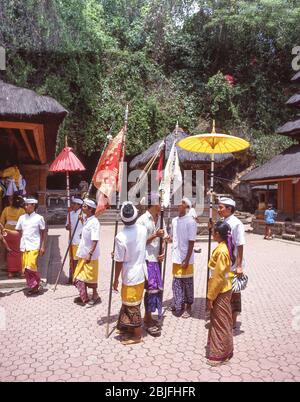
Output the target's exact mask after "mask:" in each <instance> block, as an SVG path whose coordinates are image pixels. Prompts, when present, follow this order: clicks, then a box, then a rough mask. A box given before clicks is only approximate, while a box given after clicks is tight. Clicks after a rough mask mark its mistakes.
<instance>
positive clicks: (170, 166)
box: [162, 141, 182, 208]
mask: <svg viewBox="0 0 300 402" xmlns="http://www.w3.org/2000/svg"><path fill="white" fill-rule="evenodd" d="M162 185H163V190H164V207H165V208H167V207H168V206H169V203H170V200H171V197H172V195H173V194H174V193H176V191H177V190H178V189H179V188H180V187H181V186H182V174H181V170H180V165H179V158H178V153H177V149H176V141H174V142H173V145H172V148H171V151H170V155H169V158H168V160H167V163H166V167H165V172H164V177H163V180H162ZM171 187H172V188H171Z"/></svg>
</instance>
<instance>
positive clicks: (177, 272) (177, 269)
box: [173, 264, 194, 278]
mask: <svg viewBox="0 0 300 402" xmlns="http://www.w3.org/2000/svg"><path fill="white" fill-rule="evenodd" d="M173 276H174V277H175V278H192V277H193V276H194V264H189V265H188V267H187V268H186V269H185V268H182V265H181V264H173Z"/></svg>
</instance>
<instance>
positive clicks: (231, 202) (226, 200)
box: [219, 197, 236, 207]
mask: <svg viewBox="0 0 300 402" xmlns="http://www.w3.org/2000/svg"><path fill="white" fill-rule="evenodd" d="M219 203H220V204H224V205H228V206H231V207H235V205H236V202H235V201H234V200H232V199H231V198H228V197H220V198H219Z"/></svg>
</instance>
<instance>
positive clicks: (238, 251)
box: [218, 197, 246, 329]
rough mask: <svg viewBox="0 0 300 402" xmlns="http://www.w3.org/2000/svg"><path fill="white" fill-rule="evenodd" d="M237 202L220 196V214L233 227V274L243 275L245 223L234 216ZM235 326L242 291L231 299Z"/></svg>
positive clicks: (234, 294)
mask: <svg viewBox="0 0 300 402" xmlns="http://www.w3.org/2000/svg"><path fill="white" fill-rule="evenodd" d="M235 206H236V203H235V201H234V200H232V199H231V198H228V197H220V199H219V203H218V214H219V215H220V216H221V217H222V218H224V221H225V222H226V223H228V225H229V226H230V228H231V235H232V243H233V246H234V256H235V263H234V264H233V265H232V267H231V271H232V272H233V274H237V275H242V274H243V269H244V267H245V261H244V256H243V254H244V245H245V244H246V241H245V229H244V225H243V223H242V222H241V221H240V220H239V219H238V218H237V217H236V216H234V212H235ZM231 307H232V318H233V328H234V329H235V328H236V320H237V316H238V315H239V314H240V313H241V312H242V300H241V293H233V294H232V299H231Z"/></svg>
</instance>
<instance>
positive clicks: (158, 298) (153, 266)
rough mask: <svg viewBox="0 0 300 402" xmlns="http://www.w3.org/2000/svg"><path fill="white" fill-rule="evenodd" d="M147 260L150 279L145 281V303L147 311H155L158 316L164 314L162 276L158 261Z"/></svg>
mask: <svg viewBox="0 0 300 402" xmlns="http://www.w3.org/2000/svg"><path fill="white" fill-rule="evenodd" d="M146 262H147V270H148V280H147V281H146V282H145V296H144V304H145V310H146V312H147V313H155V311H156V310H157V312H158V318H161V316H162V289H163V284H162V278H161V272H160V265H159V263H158V262H150V261H146Z"/></svg>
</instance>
